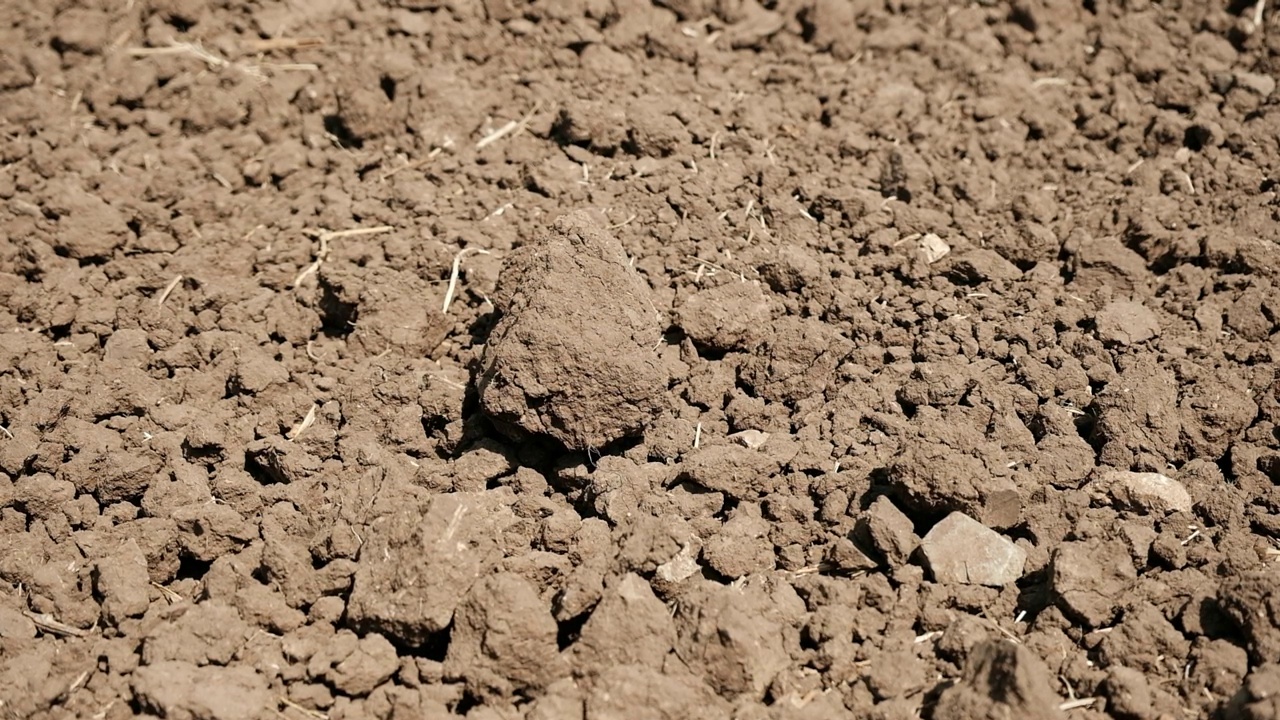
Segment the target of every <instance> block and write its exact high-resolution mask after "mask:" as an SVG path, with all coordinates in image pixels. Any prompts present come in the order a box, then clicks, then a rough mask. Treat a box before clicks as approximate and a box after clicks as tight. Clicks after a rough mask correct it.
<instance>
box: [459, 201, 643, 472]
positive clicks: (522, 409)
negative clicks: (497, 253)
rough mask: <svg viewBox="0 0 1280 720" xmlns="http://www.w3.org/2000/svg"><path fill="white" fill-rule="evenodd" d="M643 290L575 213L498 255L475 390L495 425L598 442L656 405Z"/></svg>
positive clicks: (614, 248)
mask: <svg viewBox="0 0 1280 720" xmlns="http://www.w3.org/2000/svg"><path fill="white" fill-rule="evenodd" d="M649 293H650V291H649V287H648V285H647V284H646V283H645V281H644V280H643V279H642V278H641V277H640V276H639V275H638V274H636V272H635V270H633V269H632V268H631V267H630V266H629V265H628V264H627V256H626V253H625V252H624V251H623V249H622V245H621V244H619V243H618V241H617V240H616V239H614V238H613V237H612V236H611V235H609V233H608V232H607V231H605V230H604V229H603V228H601V226H600V225H599V224H598V223H597V222H596V221H595V220H593V219H592V218H591V216H590V215H588V214H587V213H585V212H577V213H573V214H570V215H567V216H564V217H562V218H560V219H559V220H557V221H556V223H555V225H554V226H553V228H552V230H551V231H550V232H549V233H547V234H546V235H544V236H543V237H541V238H539V239H538V241H537V242H535V243H533V244H531V245H527V246H524V247H521V248H519V249H517V250H516V251H515V252H513V253H512V254H511V255H510V256H508V258H507V261H506V263H505V266H504V267H503V271H502V276H501V277H500V278H499V281H498V288H497V291H496V292H495V294H494V297H493V302H494V304H495V305H496V306H497V308H498V310H499V311H500V312H501V313H502V316H501V319H499V320H498V324H497V325H496V326H495V327H494V329H493V332H492V333H491V334H490V336H489V342H488V345H486V346H485V351H484V356H483V358H482V360H481V368H480V372H479V373H478V375H477V377H476V387H477V390H478V391H479V394H480V404H481V406H482V407H483V408H484V410H485V412H487V413H488V414H489V416H490V417H491V418H492V419H493V420H494V422H495V424H496V425H497V426H498V427H499V428H500V429H502V430H503V431H504V432H506V433H508V434H510V435H513V436H517V437H518V436H519V435H521V434H522V433H534V434H543V435H549V436H551V437H553V438H555V439H556V440H559V441H560V442H562V443H564V444H565V445H566V446H568V447H569V448H572V449H577V450H585V449H588V448H595V449H599V448H601V447H604V446H605V445H608V444H609V443H611V442H613V441H615V440H619V439H621V438H624V437H631V436H635V435H639V434H640V433H641V432H642V431H643V430H644V428H645V426H646V425H648V424H649V423H650V422H652V421H653V420H654V419H655V418H656V417H657V416H658V413H659V412H661V410H662V406H663V399H664V395H665V393H666V386H667V377H668V375H667V371H666V369H665V367H664V365H663V364H662V361H661V359H660V358H659V356H658V354H657V353H656V352H655V348H656V347H657V345H658V343H659V342H660V341H661V334H662V328H661V326H660V325H659V319H658V315H657V312H656V310H655V308H654V305H653V301H652V299H651V298H650V296H649Z"/></svg>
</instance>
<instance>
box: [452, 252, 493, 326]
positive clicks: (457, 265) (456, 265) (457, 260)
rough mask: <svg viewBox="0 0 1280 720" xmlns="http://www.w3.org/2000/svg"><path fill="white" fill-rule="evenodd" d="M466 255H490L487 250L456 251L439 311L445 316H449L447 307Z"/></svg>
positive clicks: (454, 291) (456, 286) (456, 289)
mask: <svg viewBox="0 0 1280 720" xmlns="http://www.w3.org/2000/svg"><path fill="white" fill-rule="evenodd" d="M468 253H475V254H476V255H492V253H490V252H489V251H488V250H482V249H480V248H463V249H461V250H459V251H458V254H457V255H454V256H453V270H451V271H450V272H449V287H448V288H446V289H445V291H444V305H443V306H441V309H440V311H441V312H442V313H444V314H445V315H448V314H449V306H450V305H452V304H453V296H454V294H455V293H457V292H458V275H459V274H460V273H461V272H462V258H463V257H465V256H466V255H467V254H468Z"/></svg>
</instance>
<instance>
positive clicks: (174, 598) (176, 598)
mask: <svg viewBox="0 0 1280 720" xmlns="http://www.w3.org/2000/svg"><path fill="white" fill-rule="evenodd" d="M151 587H153V588H155V589H156V590H159V591H160V594H161V595H163V596H164V599H165V600H167V601H168V602H169V604H170V605H174V604H176V603H180V602H182V600H183V597H182V596H181V595H179V594H178V593H176V592H174V591H172V590H170V589H169V588H167V587H165V586H163V585H161V584H160V583H158V582H153V583H151Z"/></svg>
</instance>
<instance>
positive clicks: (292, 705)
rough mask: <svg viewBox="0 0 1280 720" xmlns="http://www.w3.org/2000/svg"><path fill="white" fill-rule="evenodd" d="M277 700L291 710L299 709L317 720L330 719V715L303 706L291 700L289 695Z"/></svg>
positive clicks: (282, 714)
mask: <svg viewBox="0 0 1280 720" xmlns="http://www.w3.org/2000/svg"><path fill="white" fill-rule="evenodd" d="M276 700H277V701H278V702H279V703H280V704H281V705H283V706H284V707H286V708H289V709H290V710H297V711H298V712H300V713H302V714H303V715H306V716H307V717H310V718H315V720H329V716H328V715H326V714H324V713H322V712H320V711H319V710H308V709H307V708H304V707H302V706H301V705H299V704H298V703H296V702H294V701H292V700H290V699H289V698H287V697H284V696H283V695H282V696H280V697H278V698H276ZM280 714H281V716H284V713H280Z"/></svg>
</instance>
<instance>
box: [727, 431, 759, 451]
mask: <svg viewBox="0 0 1280 720" xmlns="http://www.w3.org/2000/svg"><path fill="white" fill-rule="evenodd" d="M729 439H730V440H733V441H734V442H736V443H738V444H739V445H741V446H743V447H745V448H748V449H750V450H755V449H756V448H758V447H760V446H761V445H764V444H765V442H767V441H768V440H769V433H767V432H760V431H759V430H743V431H742V432H736V433H734V434H732V435H730V436H729Z"/></svg>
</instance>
